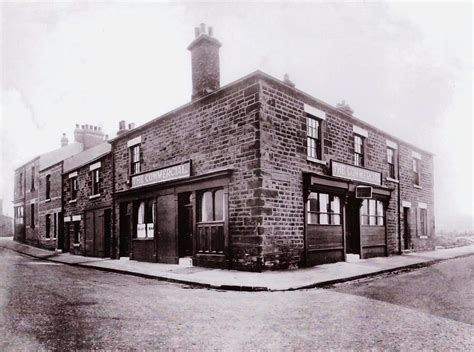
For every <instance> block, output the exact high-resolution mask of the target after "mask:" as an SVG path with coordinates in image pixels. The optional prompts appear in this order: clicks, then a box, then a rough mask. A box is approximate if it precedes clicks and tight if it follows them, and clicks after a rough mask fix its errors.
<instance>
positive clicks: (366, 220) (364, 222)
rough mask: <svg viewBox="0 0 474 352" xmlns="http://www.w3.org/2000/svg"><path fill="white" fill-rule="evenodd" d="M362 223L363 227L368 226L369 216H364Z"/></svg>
mask: <svg viewBox="0 0 474 352" xmlns="http://www.w3.org/2000/svg"><path fill="white" fill-rule="evenodd" d="M361 222H362V225H368V224H369V221H368V216H367V215H362V217H361Z"/></svg>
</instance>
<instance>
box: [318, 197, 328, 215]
mask: <svg viewBox="0 0 474 352" xmlns="http://www.w3.org/2000/svg"><path fill="white" fill-rule="evenodd" d="M328 205H329V194H326V193H319V211H320V212H327V211H328V210H329V208H328Z"/></svg>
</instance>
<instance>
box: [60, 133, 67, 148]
mask: <svg viewBox="0 0 474 352" xmlns="http://www.w3.org/2000/svg"><path fill="white" fill-rule="evenodd" d="M68 144H69V140H68V139H67V137H66V133H63V136H62V138H61V147H65V146H67V145H68Z"/></svg>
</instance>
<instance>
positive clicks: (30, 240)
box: [24, 159, 40, 246]
mask: <svg viewBox="0 0 474 352" xmlns="http://www.w3.org/2000/svg"><path fill="white" fill-rule="evenodd" d="M32 167H34V170H35V172H34V175H33V179H34V190H32V189H31V173H32ZM38 170H39V159H35V160H34V161H32V162H30V163H28V164H27V165H25V173H26V176H25V177H26V180H25V184H26V187H25V188H26V189H25V212H24V214H25V243H26V244H30V245H33V246H39V244H40V239H39V227H38V225H39V220H38V194H39V193H38V189H39V185H38V175H39V172H38ZM31 204H34V223H32V222H31Z"/></svg>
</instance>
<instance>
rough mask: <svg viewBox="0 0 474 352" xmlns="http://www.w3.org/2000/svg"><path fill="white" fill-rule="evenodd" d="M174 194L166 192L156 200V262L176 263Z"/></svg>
mask: <svg viewBox="0 0 474 352" xmlns="http://www.w3.org/2000/svg"><path fill="white" fill-rule="evenodd" d="M176 203H177V202H176V196H175V195H174V194H167V195H163V196H159V197H158V198H157V200H156V208H157V219H158V224H157V225H158V241H157V254H158V262H160V263H169V264H178V262H179V257H178V250H177V249H178V248H177V243H176V240H177V236H176V211H177V209H176Z"/></svg>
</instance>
